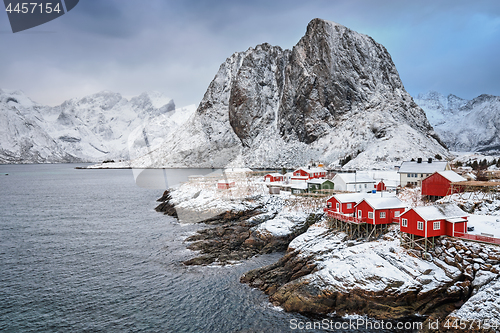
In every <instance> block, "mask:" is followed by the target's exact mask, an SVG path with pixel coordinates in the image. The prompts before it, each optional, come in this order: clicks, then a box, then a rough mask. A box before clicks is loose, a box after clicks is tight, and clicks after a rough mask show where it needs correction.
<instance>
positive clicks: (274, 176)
mask: <svg viewBox="0 0 500 333" xmlns="http://www.w3.org/2000/svg"><path fill="white" fill-rule="evenodd" d="M283 179H284V176H283V175H282V174H280V173H268V174H267V175H265V176H264V181H265V182H266V183H274V182H282V181H283Z"/></svg>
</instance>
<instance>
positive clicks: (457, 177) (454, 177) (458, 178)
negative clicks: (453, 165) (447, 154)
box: [438, 170, 467, 182]
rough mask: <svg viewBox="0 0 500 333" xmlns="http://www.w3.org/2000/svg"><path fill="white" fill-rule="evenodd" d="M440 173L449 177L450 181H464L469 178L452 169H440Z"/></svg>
mask: <svg viewBox="0 0 500 333" xmlns="http://www.w3.org/2000/svg"><path fill="white" fill-rule="evenodd" d="M438 173H439V174H440V175H441V176H443V177H444V178H446V179H448V180H449V181H450V182H464V181H466V180H467V179H465V178H464V177H462V176H460V175H459V174H458V173H456V172H455V171H452V170H446V171H439V172H438Z"/></svg>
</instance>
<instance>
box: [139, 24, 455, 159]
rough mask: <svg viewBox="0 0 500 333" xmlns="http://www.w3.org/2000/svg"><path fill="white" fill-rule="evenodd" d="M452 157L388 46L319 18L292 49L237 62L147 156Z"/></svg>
mask: <svg viewBox="0 0 500 333" xmlns="http://www.w3.org/2000/svg"><path fill="white" fill-rule="evenodd" d="M435 154H441V155H444V156H446V155H447V154H448V153H447V151H446V149H445V148H444V147H443V146H442V145H441V144H440V143H439V139H438V137H437V135H436V133H435V132H434V131H433V129H432V127H431V126H430V124H429V122H428V121H427V118H426V116H425V113H424V112H423V111H422V109H420V108H419V107H418V106H417V105H416V104H415V103H414V102H413V99H412V98H411V96H410V95H409V94H408V93H407V92H406V91H405V89H404V87H403V84H402V82H401V80H400V78H399V75H398V72H397V70H396V67H395V66H394V63H393V62H392V59H391V57H390V55H389V53H388V52H387V50H386V49H385V48H384V47H383V46H382V45H380V44H378V43H376V42H375V41H374V40H373V39H372V38H371V37H369V36H366V35H362V34H359V33H357V32H355V31H352V30H350V29H348V28H346V27H344V26H342V25H339V24H336V23H334V22H329V21H325V20H321V19H314V20H312V21H311V22H310V23H309V25H308V27H307V31H306V34H305V36H304V37H303V38H302V39H301V40H300V41H299V42H298V43H297V45H295V46H294V47H293V49H292V50H283V49H281V48H280V47H278V46H271V45H269V44H261V45H257V46H256V47H255V48H249V49H248V50H247V51H244V52H237V53H235V54H233V55H232V56H231V57H229V58H228V59H227V60H226V61H225V62H224V63H223V64H222V65H221V66H220V68H219V71H218V72H217V74H216V76H215V78H214V79H213V81H212V82H211V83H210V85H209V87H208V89H207V92H206V93H205V96H204V98H203V100H202V101H201V103H200V105H199V107H198V109H197V110H196V114H195V116H194V117H193V118H191V119H190V121H188V122H187V123H186V124H185V125H184V126H182V127H181V128H179V129H178V131H177V132H176V133H174V135H173V136H172V138H171V139H170V140H168V141H167V142H165V144H164V145H162V146H161V147H160V148H158V149H157V150H155V151H153V152H152V153H151V154H150V156H148V158H147V159H137V160H135V161H134V162H133V163H134V165H137V166H143V165H147V164H149V163H151V161H153V162H154V163H155V164H154V166H157V167H162V166H167V167H193V166H196V167H224V166H227V165H230V166H248V167H269V166H277V167H278V166H279V167H281V166H296V165H302V164H303V163H304V161H309V160H311V159H314V160H321V161H324V162H326V163H328V164H330V163H333V164H338V162H339V160H340V159H343V158H345V157H346V156H348V155H350V156H351V157H352V158H353V159H352V160H351V161H350V162H349V164H348V166H349V167H359V168H368V167H388V166H390V167H392V166H393V164H394V163H397V161H402V160H406V159H411V158H412V157H414V156H417V155H418V156H434V155H435Z"/></svg>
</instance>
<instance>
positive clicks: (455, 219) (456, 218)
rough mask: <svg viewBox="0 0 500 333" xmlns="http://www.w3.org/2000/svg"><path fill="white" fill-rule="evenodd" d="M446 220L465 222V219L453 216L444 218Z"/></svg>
mask: <svg viewBox="0 0 500 333" xmlns="http://www.w3.org/2000/svg"><path fill="white" fill-rule="evenodd" d="M446 221H447V222H450V223H458V222H465V221H467V220H466V219H464V218H461V217H453V218H451V219H446Z"/></svg>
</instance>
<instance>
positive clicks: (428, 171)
mask: <svg viewBox="0 0 500 333" xmlns="http://www.w3.org/2000/svg"><path fill="white" fill-rule="evenodd" d="M445 170H451V168H450V165H449V164H448V162H446V161H433V160H432V158H429V159H428V160H427V161H422V159H421V158H419V159H418V160H417V161H411V162H403V164H401V167H400V168H399V171H398V173H399V179H400V182H399V183H400V184H401V186H407V185H414V186H421V185H422V180H423V179H424V178H427V177H429V176H430V175H432V174H433V173H434V172H439V171H445Z"/></svg>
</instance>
